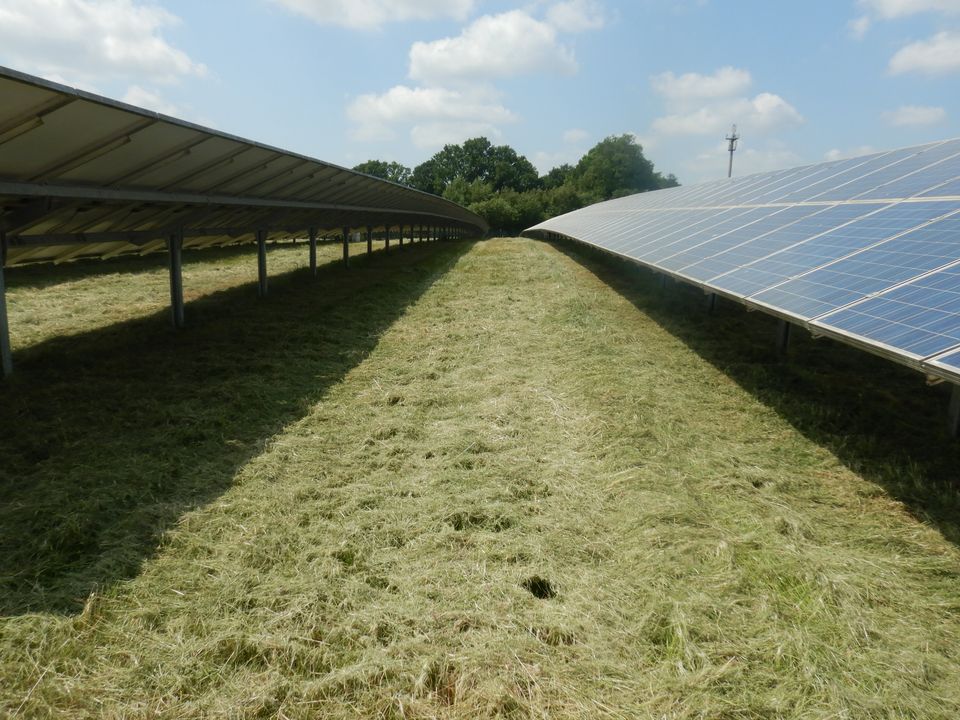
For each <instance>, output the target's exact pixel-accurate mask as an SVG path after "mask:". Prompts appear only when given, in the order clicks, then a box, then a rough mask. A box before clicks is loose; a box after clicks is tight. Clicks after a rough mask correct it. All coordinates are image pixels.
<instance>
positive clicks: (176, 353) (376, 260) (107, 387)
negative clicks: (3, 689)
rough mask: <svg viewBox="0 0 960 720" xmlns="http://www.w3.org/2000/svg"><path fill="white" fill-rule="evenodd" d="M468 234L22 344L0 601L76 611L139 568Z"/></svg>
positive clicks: (414, 294)
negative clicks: (181, 310)
mask: <svg viewBox="0 0 960 720" xmlns="http://www.w3.org/2000/svg"><path fill="white" fill-rule="evenodd" d="M471 246H472V244H471V243H466V242H459V243H425V244H418V245H414V246H411V247H406V248H404V251H403V252H391V253H390V254H389V255H387V254H383V253H377V254H375V255H374V256H373V257H371V258H369V259H367V258H357V260H358V262H355V263H353V264H352V267H351V268H350V269H349V270H347V269H344V268H343V267H342V266H341V265H340V264H330V265H325V266H321V267H320V274H319V277H318V278H316V279H315V278H313V277H312V276H311V275H310V273H309V271H307V270H297V271H294V272H289V273H287V274H284V275H274V276H271V277H270V295H269V296H268V297H267V298H265V299H264V300H258V299H257V297H256V289H255V284H246V285H243V286H239V287H236V288H231V289H229V290H225V291H222V292H217V293H214V294H211V295H208V296H205V297H203V298H201V299H199V300H196V301H193V302H189V303H188V304H187V322H188V327H187V328H186V329H185V330H183V331H180V332H175V331H173V330H172V329H169V328H168V324H169V319H168V313H167V312H166V311H165V312H162V313H155V314H153V315H150V316H148V317H143V318H137V319H135V320H131V321H128V322H123V323H118V324H115V325H110V326H108V327H105V328H100V329H97V330H94V331H90V332H86V333H80V334H77V335H72V336H70V337H58V338H55V339H52V340H49V341H45V342H42V343H39V344H37V345H35V346H32V347H30V348H27V349H25V350H23V351H21V352H19V353H18V354H17V357H16V362H17V371H16V373H15V374H14V375H13V376H12V377H11V378H9V379H8V380H7V381H4V382H2V383H0V428H2V431H0V457H2V458H3V462H2V465H0V614H3V615H12V614H21V613H28V612H38V611H40V612H59V613H75V612H77V611H79V610H80V609H81V608H82V606H83V603H84V601H85V599H86V598H87V597H88V595H89V594H90V592H92V591H93V590H95V589H97V588H102V587H104V586H108V585H110V584H112V583H115V582H117V581H119V580H123V579H126V578H131V577H133V576H135V575H136V574H137V573H138V572H139V569H140V567H141V565H142V563H143V561H144V560H145V559H147V558H149V557H151V556H152V554H153V553H154V552H155V551H156V548H157V545H158V543H159V541H160V540H161V537H162V535H163V534H164V532H165V531H166V530H168V529H169V528H171V527H172V526H173V525H174V524H175V523H176V522H177V520H178V519H179V518H180V517H181V516H182V515H183V514H184V513H186V512H188V511H190V510H192V509H194V508H196V507H198V506H201V505H203V504H205V503H208V502H210V501H211V500H212V499H214V498H215V497H217V496H218V495H220V494H221V493H223V492H224V491H225V490H226V489H227V488H229V487H230V485H231V483H232V482H233V479H234V476H235V474H236V472H237V470H238V469H239V468H240V467H241V466H243V465H244V464H245V463H246V462H248V461H249V460H250V459H251V458H253V457H255V456H257V455H258V454H259V453H260V452H262V449H263V447H264V443H265V441H266V440H267V439H268V438H269V437H271V436H272V435H273V434H275V433H276V432H278V431H279V430H280V429H281V428H282V427H283V426H284V425H286V424H288V423H290V422H292V421H295V420H297V419H299V418H301V417H303V416H304V415H305V414H306V413H307V412H308V411H309V408H310V407H311V406H312V405H313V404H315V403H316V402H317V400H318V399H319V398H321V396H322V395H323V394H324V393H325V392H326V391H327V390H328V389H329V388H330V387H331V386H332V385H334V384H335V383H337V382H338V381H340V380H341V379H342V378H343V377H344V375H345V374H346V373H347V372H348V371H349V370H350V369H351V368H353V367H355V366H356V365H358V364H359V363H361V362H362V361H363V360H364V358H365V357H366V356H367V355H368V354H369V353H370V352H371V351H372V350H373V349H374V348H375V346H376V345H377V343H378V341H379V338H380V336H381V335H382V334H383V333H384V332H385V331H386V330H387V329H388V328H389V327H390V326H391V325H392V324H393V323H394V322H395V321H396V320H397V318H399V317H400V316H401V315H402V314H403V313H404V311H405V309H406V308H407V307H408V306H409V305H410V304H411V303H413V302H414V301H416V300H417V298H418V297H420V296H421V295H422V294H423V293H424V292H425V291H426V290H427V289H428V288H429V287H430V286H431V284H432V283H433V282H435V281H436V280H437V279H438V278H440V277H441V276H442V275H443V274H444V273H445V272H446V271H447V270H448V269H449V268H450V267H452V266H453V264H454V263H455V262H456V261H457V259H458V258H459V257H460V256H461V255H463V254H464V253H466V252H467V251H468V250H469V249H470V247H471ZM361 260H367V261H366V262H360V261H361ZM37 272H38V275H39V274H40V273H39V271H37ZM70 272H76V271H74V270H71V271H70Z"/></svg>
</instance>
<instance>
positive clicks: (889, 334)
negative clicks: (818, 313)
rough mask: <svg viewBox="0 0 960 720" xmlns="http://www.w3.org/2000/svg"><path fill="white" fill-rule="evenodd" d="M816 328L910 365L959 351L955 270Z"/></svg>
mask: <svg viewBox="0 0 960 720" xmlns="http://www.w3.org/2000/svg"><path fill="white" fill-rule="evenodd" d="M814 325H815V326H817V327H823V328H827V329H835V330H839V331H841V332H844V333H849V334H852V335H854V336H857V337H859V338H862V339H864V340H867V341H869V342H871V343H877V344H882V345H885V346H887V347H890V348H894V349H896V350H897V351H899V352H900V353H903V354H905V355H908V356H910V357H912V358H914V359H919V358H925V357H929V356H931V355H935V354H937V353H940V352H943V351H945V350H949V349H951V348H953V347H956V346H958V345H960V267H958V266H957V265H953V266H951V267H950V268H947V269H945V270H940V271H938V272H934V273H931V274H930V275H927V276H925V277H923V278H920V279H917V280H914V281H912V282H910V283H907V284H906V285H901V286H899V287H897V288H894V289H893V290H889V291H887V292H885V293H883V294H882V295H878V296H876V297H872V298H869V299H867V300H864V301H863V302H860V303H857V304H856V305H852V306H850V307H847V308H844V309H842V310H838V311H836V312H834V313H831V314H830V315H827V316H825V317H823V318H820V319H819V320H817V321H816V322H815V323H814Z"/></svg>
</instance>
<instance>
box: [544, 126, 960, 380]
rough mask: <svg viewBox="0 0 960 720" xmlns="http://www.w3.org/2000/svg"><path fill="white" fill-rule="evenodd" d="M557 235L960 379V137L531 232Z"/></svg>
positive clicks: (603, 210)
mask: <svg viewBox="0 0 960 720" xmlns="http://www.w3.org/2000/svg"><path fill="white" fill-rule="evenodd" d="M550 231H556V232H561V233H564V234H566V235H569V236H570V237H574V238H578V239H580V240H583V241H584V242H589V243H591V244H593V245H597V246H599V247H603V248H607V249H609V250H611V251H613V252H617V253H619V254H621V255H623V256H625V257H629V258H632V259H634V260H636V261H637V262H639V263H641V264H645V265H648V266H649V267H651V268H653V269H655V270H660V271H663V272H669V273H673V274H675V275H677V276H679V277H681V278H684V279H686V280H689V281H690V282H693V283H694V284H697V285H700V286H701V287H702V288H703V289H705V290H707V291H713V292H718V293H723V294H725V295H729V296H731V297H736V298H739V299H741V300H743V301H744V302H746V303H748V304H749V305H752V306H755V307H760V308H761V309H764V310H767V311H769V312H771V313H774V314H776V315H780V316H787V317H792V318H796V319H797V320H799V321H802V322H804V323H808V326H809V327H811V328H818V329H819V330H820V331H822V332H823V333H825V334H830V335H834V336H836V337H841V338H842V339H846V340H847V341H849V342H854V343H856V344H858V345H862V346H866V347H868V348H873V349H874V350H875V351H876V352H881V353H884V354H887V355H890V356H892V357H895V358H898V359H900V360H901V361H902V362H905V363H907V364H911V365H912V366H914V367H918V366H919V365H918V358H919V359H920V361H923V360H924V359H928V360H929V363H928V364H929V365H930V366H931V367H933V368H935V372H936V373H939V374H941V375H943V376H945V377H950V378H951V379H954V380H955V381H956V382H958V384H960V270H958V269H957V268H958V267H960V140H950V141H944V142H938V143H930V144H928V145H922V146H917V147H912V148H902V149H899V150H893V151H890V152H883V153H875V154H873V155H869V156H865V157H860V158H850V159H845V160H838V161H832V162H826V163H819V164H817V165H810V166H806V167H800V168H792V169H789V170H779V171H776V172H770V173H762V174H758V175H753V176H747V177H743V178H735V179H733V180H719V181H716V182H712V183H707V184H704V185H699V186H694V187H689V188H672V189H669V190H665V191H659V192H651V193H644V194H641V195H635V196H630V197H625V198H621V199H618V200H615V201H611V202H608V203H600V204H598V205H595V206H591V207H588V208H584V209H583V210H579V211H576V212H574V213H570V214H568V215H565V216H562V217H559V218H554V219H553V220H548V221H547V222H545V223H541V224H540V225H538V226H536V227H535V228H531V229H530V231H529V232H550ZM954 348H955V349H956V352H954ZM935 354H939V356H938V357H936V358H933V359H930V358H929V356H930V355H935ZM951 363H952V364H951ZM923 367H926V365H924V366H923Z"/></svg>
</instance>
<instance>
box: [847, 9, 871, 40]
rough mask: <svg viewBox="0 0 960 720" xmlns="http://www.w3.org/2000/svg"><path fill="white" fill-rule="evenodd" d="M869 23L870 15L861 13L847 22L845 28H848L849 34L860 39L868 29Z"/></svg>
mask: <svg viewBox="0 0 960 720" xmlns="http://www.w3.org/2000/svg"><path fill="white" fill-rule="evenodd" d="M870 25H871V21H870V16H869V15H861V16H860V17H858V18H855V19H854V20H851V21H850V22H848V23H847V28H848V29H849V30H850V34H851V35H852V36H853V37H855V38H856V39H857V40H861V39H863V37H864V36H865V35H866V34H867V31H868V30H869V29H870Z"/></svg>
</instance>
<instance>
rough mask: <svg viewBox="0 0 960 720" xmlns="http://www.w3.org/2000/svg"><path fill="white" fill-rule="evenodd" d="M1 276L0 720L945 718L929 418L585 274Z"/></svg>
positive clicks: (819, 359) (821, 346) (950, 592)
mask: <svg viewBox="0 0 960 720" xmlns="http://www.w3.org/2000/svg"><path fill="white" fill-rule="evenodd" d="M321 250H322V253H323V255H322V260H323V259H325V260H327V261H328V262H327V264H325V265H322V266H321V269H320V275H319V277H318V278H316V279H314V278H313V277H311V276H310V275H309V273H308V272H307V271H306V269H305V266H306V247H305V246H304V245H302V244H300V245H296V246H277V247H274V248H272V249H271V251H270V268H271V278H270V282H271V285H270V295H269V297H267V298H265V299H263V300H258V299H257V297H256V291H255V281H256V262H255V254H254V253H255V251H254V250H253V249H252V248H241V249H235V250H223V251H207V252H203V253H186V256H185V262H186V265H185V286H186V291H187V322H188V327H187V329H185V330H184V331H181V332H179V333H178V332H174V331H173V330H171V329H168V319H167V312H168V311H167V309H166V300H167V294H166V293H167V286H166V283H167V275H166V271H165V268H164V264H163V260H164V259H163V256H162V255H161V256H157V257H156V258H142V259H116V260H112V261H105V262H94V263H75V264H68V265H63V266H58V267H51V266H33V267H29V266H28V267H23V268H15V269H12V270H9V271H8V278H7V279H8V283H9V286H10V287H9V298H8V299H9V303H10V315H11V326H12V331H13V338H12V339H13V343H14V349H15V352H16V361H17V371H16V373H15V374H14V375H13V376H12V377H11V378H10V379H9V380H7V381H5V382H4V383H3V385H2V386H0V427H2V428H3V432H2V433H0V457H2V458H3V462H2V464H0V580H2V587H0V715H3V716H12V717H31V718H32V717H108V718H119V717H163V718H192V717H236V718H246V717H251V718H254V717H278V718H314V717H331V718H348V717H350V718H352V717H382V718H476V717H497V716H502V717H517V718H548V717H549V718H566V717H571V718H573V717H589V718H754V717H756V718H775V717H790V718H893V717H898V718H899V717H916V718H955V717H957V716H958V715H960V548H958V544H960V512H958V511H960V486H958V481H957V467H958V466H960V465H958V460H960V446H958V444H957V443H956V442H955V441H951V440H950V439H949V438H948V437H947V435H946V429H945V427H944V425H945V423H944V422H943V412H944V406H945V402H946V396H945V394H944V388H943V387H932V388H931V387H926V386H925V385H924V383H923V378H922V376H921V375H919V374H917V373H915V372H913V371H910V370H907V369H905V368H902V367H899V366H897V365H894V364H892V363H889V362H886V361H884V360H882V359H879V358H874V357H872V356H869V355H867V354H865V353H863V352H860V351H857V350H854V349H852V348H849V347H844V346H841V345H838V344H835V343H833V342H831V341H827V340H816V341H815V340H812V339H810V338H808V337H803V336H802V335H801V334H800V333H797V334H795V336H794V341H793V344H792V346H791V349H790V353H789V355H788V356H787V357H786V358H779V357H778V356H777V354H776V352H775V350H774V334H775V328H776V321H775V320H774V319H773V318H770V317H768V316H765V315H762V314H760V313H746V312H745V311H744V310H743V309H742V308H741V307H739V306H734V305H733V304H727V303H723V302H721V303H719V304H718V306H717V308H716V309H715V311H714V312H713V313H707V312H706V311H705V303H704V296H703V295H702V293H698V292H697V291H695V290H693V289H692V288H689V287H684V286H681V285H679V284H672V283H670V284H668V285H667V286H666V287H662V286H661V284H660V282H659V281H658V280H657V279H655V278H654V277H653V276H652V275H651V274H649V273H647V272H646V271H643V270H640V269H638V268H635V267H632V266H629V265H626V264H624V263H622V262H620V261H617V260H614V259H610V258H606V257H603V256H600V255H598V254H593V253H591V252H590V251H588V250H585V249H583V248H581V247H577V246H573V245H570V246H566V245H550V244H546V243H541V242H537V241H533V240H520V239H495V240H490V241H485V242H478V243H466V242H464V243H434V244H429V245H427V244H423V245H416V246H413V247H410V246H407V247H405V248H403V250H402V251H399V250H391V252H390V253H389V254H386V253H383V252H382V251H379V250H378V252H376V253H375V254H374V255H373V256H372V257H370V258H358V259H357V260H356V261H355V262H354V263H353V265H352V267H351V268H350V269H349V270H348V269H344V268H342V267H341V266H340V265H339V263H337V262H336V261H335V260H336V258H337V257H338V255H339V247H337V246H324V247H323V248H322V249H321Z"/></svg>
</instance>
